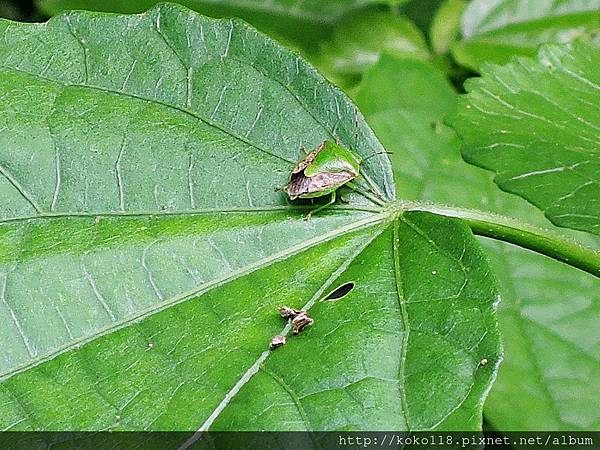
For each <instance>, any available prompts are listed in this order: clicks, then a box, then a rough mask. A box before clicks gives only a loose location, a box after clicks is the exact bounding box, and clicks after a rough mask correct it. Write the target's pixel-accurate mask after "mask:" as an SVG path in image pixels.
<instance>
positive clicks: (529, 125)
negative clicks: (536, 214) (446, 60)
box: [453, 43, 600, 234]
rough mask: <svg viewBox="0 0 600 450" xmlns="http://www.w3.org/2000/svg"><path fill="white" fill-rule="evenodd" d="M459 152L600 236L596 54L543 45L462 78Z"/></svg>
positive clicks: (550, 211) (550, 213) (599, 67)
mask: <svg viewBox="0 0 600 450" xmlns="http://www.w3.org/2000/svg"><path fill="white" fill-rule="evenodd" d="M467 90H468V92H469V94H468V95H466V96H464V97H462V98H461V101H460V106H459V110H458V113H457V116H456V118H454V119H453V124H454V126H455V128H456V129H457V131H458V133H459V134H460V136H461V138H462V139H463V141H464V148H463V156H464V157H465V159H466V160H467V161H469V162H471V163H473V164H476V165H478V166H481V167H484V168H486V169H489V170H493V171H494V172H496V177H495V181H496V183H497V184H498V185H499V186H500V187H501V188H502V189H503V190H506V191H508V192H512V193H515V194H518V195H520V196H522V197H524V198H526V199H527V200H529V201H530V202H531V203H533V204H534V205H536V206H537V207H538V208H540V209H541V210H542V211H544V214H545V215H546V217H548V219H550V220H551V221H552V222H553V223H555V224H557V225H560V226H564V227H570V228H574V229H579V230H584V231H589V232H592V233H596V234H600V147H599V143H600V125H599V118H600V110H599V108H598V104H599V100H600V52H598V49H597V48H596V47H594V46H592V45H589V44H583V43H581V44H579V45H575V46H568V45H565V46H559V45H549V46H545V47H542V48H541V49H540V52H539V55H538V58H537V60H533V59H526V58H521V59H519V60H517V61H515V62H513V63H511V64H508V65H506V66H504V67H499V66H491V67H488V68H486V69H485V70H484V71H483V77H482V78H480V79H474V80H471V81H470V82H469V83H467Z"/></svg>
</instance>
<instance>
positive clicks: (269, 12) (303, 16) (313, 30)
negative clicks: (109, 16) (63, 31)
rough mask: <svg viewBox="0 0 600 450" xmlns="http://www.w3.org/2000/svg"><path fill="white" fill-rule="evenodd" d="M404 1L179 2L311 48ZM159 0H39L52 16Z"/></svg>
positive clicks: (135, 9)
mask: <svg viewBox="0 0 600 450" xmlns="http://www.w3.org/2000/svg"><path fill="white" fill-rule="evenodd" d="M403 1H404V0H341V1H340V0H308V1H306V0H302V1H300V0H292V1H289V0H273V1H269V2H265V1H263V0H244V1H239V0H221V1H215V0H182V1H178V2H177V3H180V4H182V5H184V6H186V7H188V8H191V9H193V10H195V11H197V12H199V13H201V14H206V15H209V16H212V17H239V18H241V19H244V20H246V21H247V22H249V23H251V24H252V25H253V26H255V27H257V28H259V29H260V30H263V31H267V32H269V33H270V34H274V35H276V36H280V37H281V38H283V39H284V40H290V41H291V42H293V43H295V44H296V45H300V46H302V47H305V48H310V47H314V46H315V45H316V44H317V43H318V41H319V40H321V39H323V38H325V37H326V36H328V35H329V33H330V32H331V29H332V27H333V26H334V24H335V23H337V22H338V21H339V20H341V19H342V17H343V16H344V15H346V14H348V13H350V12H352V11H354V10H356V9H360V8H363V7H365V6H369V5H376V4H382V5H385V4H392V3H402V2H403ZM157 3H159V2H158V1H157V0H116V1H112V0H91V1H90V0H39V1H38V6H39V7H40V9H42V10H43V11H44V12H46V13H47V14H49V15H51V16H52V15H55V14H58V13H60V12H62V11H66V10H72V9H83V10H88V11H105V12H117V13H127V14H132V13H141V12H143V11H146V10H147V9H149V8H151V7H152V6H154V5H155V4H157Z"/></svg>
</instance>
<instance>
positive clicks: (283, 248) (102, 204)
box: [0, 5, 500, 430]
mask: <svg viewBox="0 0 600 450" xmlns="http://www.w3.org/2000/svg"><path fill="white" fill-rule="evenodd" d="M0 35H1V36H2V41H0V71H1V77H0V101H1V102H2V108H0V110H1V111H2V113H1V115H0V128H1V129H2V133H1V134H0V167H1V168H2V177H1V178H0V180H2V184H1V185H0V195H1V197H2V202H1V203H0V207H1V208H2V209H1V211H0V214H1V219H0V220H1V222H0V264H1V266H0V272H1V275H0V277H1V278H0V321H1V323H2V327H0V342H1V347H2V349H3V352H2V354H1V359H0V367H1V369H0V370H1V373H2V375H1V378H2V381H0V404H2V408H1V409H0V427H1V428H2V429H13V430H23V429H39V430H48V429H50V430H65V429H86V430H101V429H120V430H139V429H164V430H172V429H179V430H195V429H197V428H202V429H288V430H289V429H316V430H332V429H340V428H344V429H431V428H438V429H439V428H469V429H476V428H477V427H479V426H480V423H481V414H480V412H481V404H482V399H483V397H484V395H485V392H486V391H487V389H488V388H489V385H490V383H491V380H492V379H493V376H494V373H495V369H496V367H497V364H498V362H499V359H500V355H499V343H498V334H497V330H496V323H495V317H494V311H493V309H494V303H495V301H496V298H497V294H496V290H495V284H494V281H493V279H492V276H491V274H490V271H489V269H488V267H487V264H486V262H485V259H484V257H483V255H482V253H481V251H480V250H479V248H478V247H477V245H476V242H475V241H474V240H473V239H472V236H471V234H470V231H469V230H468V229H467V228H466V227H465V226H464V225H463V224H461V223H460V222H458V221H454V220H450V219H447V218H443V217H440V216H434V215H431V214H427V213H402V212H401V211H400V210H399V209H398V208H397V205H395V204H393V203H392V200H393V198H394V185H393V181H392V175H391V170H390V167H389V161H388V159H387V157H386V156H385V155H383V154H380V155H376V156H374V157H372V158H370V159H369V160H368V161H366V163H365V164H364V166H363V167H362V171H363V173H364V174H365V175H366V176H368V177H369V178H370V179H372V180H373V182H374V184H375V185H377V186H379V188H378V189H379V190H380V191H381V193H380V194H379V195H380V196H381V197H382V199H384V200H385V201H386V202H388V205H389V206H387V207H385V208H381V207H378V206H377V205H374V204H371V203H370V202H369V201H368V200H366V199H364V198H362V197H361V196H360V195H358V194H354V195H348V199H349V200H350V203H349V204H347V205H343V206H339V207H336V208H335V209H333V210H328V211H326V212H324V213H322V214H317V215H315V216H314V217H313V218H312V219H311V221H306V220H304V216H305V213H306V210H307V207H310V205H305V206H304V207H302V206H299V205H290V204H289V203H288V202H287V201H286V199H285V196H284V195H283V193H282V192H280V191H277V190H276V188H278V187H281V186H282V185H283V184H284V183H285V182H286V180H287V176H288V173H289V171H290V170H291V168H292V167H293V166H294V164H295V162H296V161H297V159H298V158H299V157H300V155H301V154H302V153H301V150H300V147H301V146H302V145H306V146H308V147H311V146H314V145H317V144H318V143H320V142H321V141H322V140H323V139H326V138H331V139H333V138H334V137H337V138H339V139H340V140H341V142H342V143H343V144H344V145H346V146H348V147H350V148H352V149H353V150H354V151H356V152H357V153H359V154H360V155H362V156H363V157H367V156H370V155H373V154H374V153H378V152H381V151H382V147H381V145H380V144H379V142H378V141H377V140H376V138H375V137H374V135H373V133H372V132H371V131H370V129H369V128H368V127H367V126H366V124H365V123H364V120H363V119H362V117H361V116H360V114H357V113H356V110H355V108H354V107H353V105H351V104H350V103H349V101H348V100H347V99H346V98H345V97H344V95H343V94H341V93H340V92H339V91H338V90H337V89H335V88H333V87H332V86H331V85H330V84H328V83H327V82H325V80H323V78H321V77H320V76H319V75H318V74H316V72H315V71H314V70H313V69H312V68H310V67H309V66H308V65H307V64H306V63H305V62H304V61H303V60H302V59H301V58H299V57H298V56H296V55H294V54H292V53H289V52H287V51H285V50H283V49H282V48H281V47H279V46H278V45H276V44H275V43H274V42H273V41H270V40H269V39H267V38H265V37H264V36H262V35H259V34H258V33H257V32H255V31H254V30H252V29H250V28H249V27H247V26H246V25H243V24H241V23H239V22H236V21H231V20H223V21H217V20H212V19H207V18H203V17H201V16H199V15H197V14H194V13H192V12H191V11H188V10H186V9H184V8H182V7H178V6H174V5H163V6H159V7H157V8H155V9H153V10H151V11H150V12H148V13H147V14H142V15H137V16H116V15H104V14H99V13H69V14H65V15H62V16H59V17H57V18H55V19H53V20H51V21H50V22H48V23H47V24H34V25H26V24H15V23H11V22H7V21H4V22H0ZM356 120H358V125H356ZM357 126H358V129H357ZM347 280H351V281H353V282H354V283H355V288H354V289H353V290H352V292H350V293H349V294H348V295H347V296H346V297H344V298H343V299H341V300H338V301H337V302H334V303H332V302H321V301H319V300H320V299H322V297H324V296H325V295H326V294H327V292H329V291H330V290H332V289H334V288H335V287H337V286H338V285H340V284H343V283H344V282H346V281H347ZM284 303H285V304H289V305H290V306H293V307H301V306H302V305H307V306H308V307H311V308H310V312H311V314H312V315H313V317H314V318H315V324H314V326H313V327H312V328H310V329H309V330H307V331H306V332H304V333H303V334H302V335H300V336H299V337H296V338H292V339H290V342H289V343H288V344H287V345H286V346H284V347H283V348H281V349H278V350H277V351H276V352H275V353H273V354H270V353H268V352H267V351H266V347H267V344H268V342H269V340H270V338H271V336H273V335H274V334H276V333H278V332H281V329H282V327H283V323H282V321H281V318H279V317H278V315H277V313H276V307H277V306H278V305H281V304H284ZM315 349H318V351H316V350H315ZM483 359H486V360H488V361H489V363H488V364H486V365H481V364H480V362H481V361H482V360H483ZM290 361H293V364H290ZM258 394H260V395H258Z"/></svg>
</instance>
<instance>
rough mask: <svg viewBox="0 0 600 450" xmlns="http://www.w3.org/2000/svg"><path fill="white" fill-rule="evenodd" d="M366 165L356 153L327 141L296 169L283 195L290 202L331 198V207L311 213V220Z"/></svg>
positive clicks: (333, 200)
mask: <svg viewBox="0 0 600 450" xmlns="http://www.w3.org/2000/svg"><path fill="white" fill-rule="evenodd" d="M373 156H374V155H373ZM363 162H364V160H363V159H362V158H361V157H360V156H358V155H357V154H356V153H354V152H353V151H351V150H349V149H347V148H345V147H344V146H342V145H341V144H339V143H337V142H332V141H329V140H326V141H324V142H323V143H322V144H321V145H319V146H318V147H317V148H315V149H314V150H313V151H311V152H310V153H308V155H306V157H305V158H304V159H302V160H301V161H300V162H299V163H298V164H297V165H296V167H294V169H293V170H292V173H291V174H290V178H289V181H288V184H287V185H286V186H285V188H284V191H285V192H286V193H287V195H288V196H289V198H290V200H296V199H297V198H316V197H323V196H325V195H331V199H330V200H329V202H328V203H326V204H324V205H322V206H320V207H319V208H317V209H315V210H313V211H311V213H309V216H308V217H310V215H311V214H314V213H316V212H317V211H320V210H321V209H323V208H325V207H327V206H329V205H331V204H333V203H334V202H335V198H336V191H337V189H338V188H339V187H341V186H343V185H344V184H346V183H348V182H350V181H352V180H354V179H355V178H357V177H359V176H360V175H361V173H360V166H361V164H362V163H363ZM369 184H370V183H369ZM354 189H355V188H354ZM355 190H357V189H355ZM373 192H374V193H375V191H374V190H373Z"/></svg>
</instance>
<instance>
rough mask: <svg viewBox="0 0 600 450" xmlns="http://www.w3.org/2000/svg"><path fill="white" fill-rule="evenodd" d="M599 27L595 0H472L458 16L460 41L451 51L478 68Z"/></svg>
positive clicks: (599, 4)
mask: <svg viewBox="0 0 600 450" xmlns="http://www.w3.org/2000/svg"><path fill="white" fill-rule="evenodd" d="M599 30H600V0H565V1H551V2H541V1H539V0H473V1H472V2H471V3H470V4H469V6H468V7H467V9H466V11H465V13H464V16H463V19H462V34H463V40H462V41H461V42H459V43H458V44H457V45H455V46H454V47H453V49H452V51H453V54H454V56H455V58H456V59H457V61H458V62H459V63H461V64H463V65H465V66H467V67H470V68H472V69H475V70H479V69H480V68H481V66H482V64H483V63H485V62H492V63H496V64H505V63H507V62H508V61H509V60H510V58H511V57H512V56H513V55H523V56H533V55H534V54H535V50H536V48H537V47H538V46H539V45H540V44H543V43H546V42H561V43H566V42H571V41H574V40H576V39H579V38H582V37H583V38H585V37H586V35H589V34H592V33H597V32H598V31H599Z"/></svg>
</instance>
